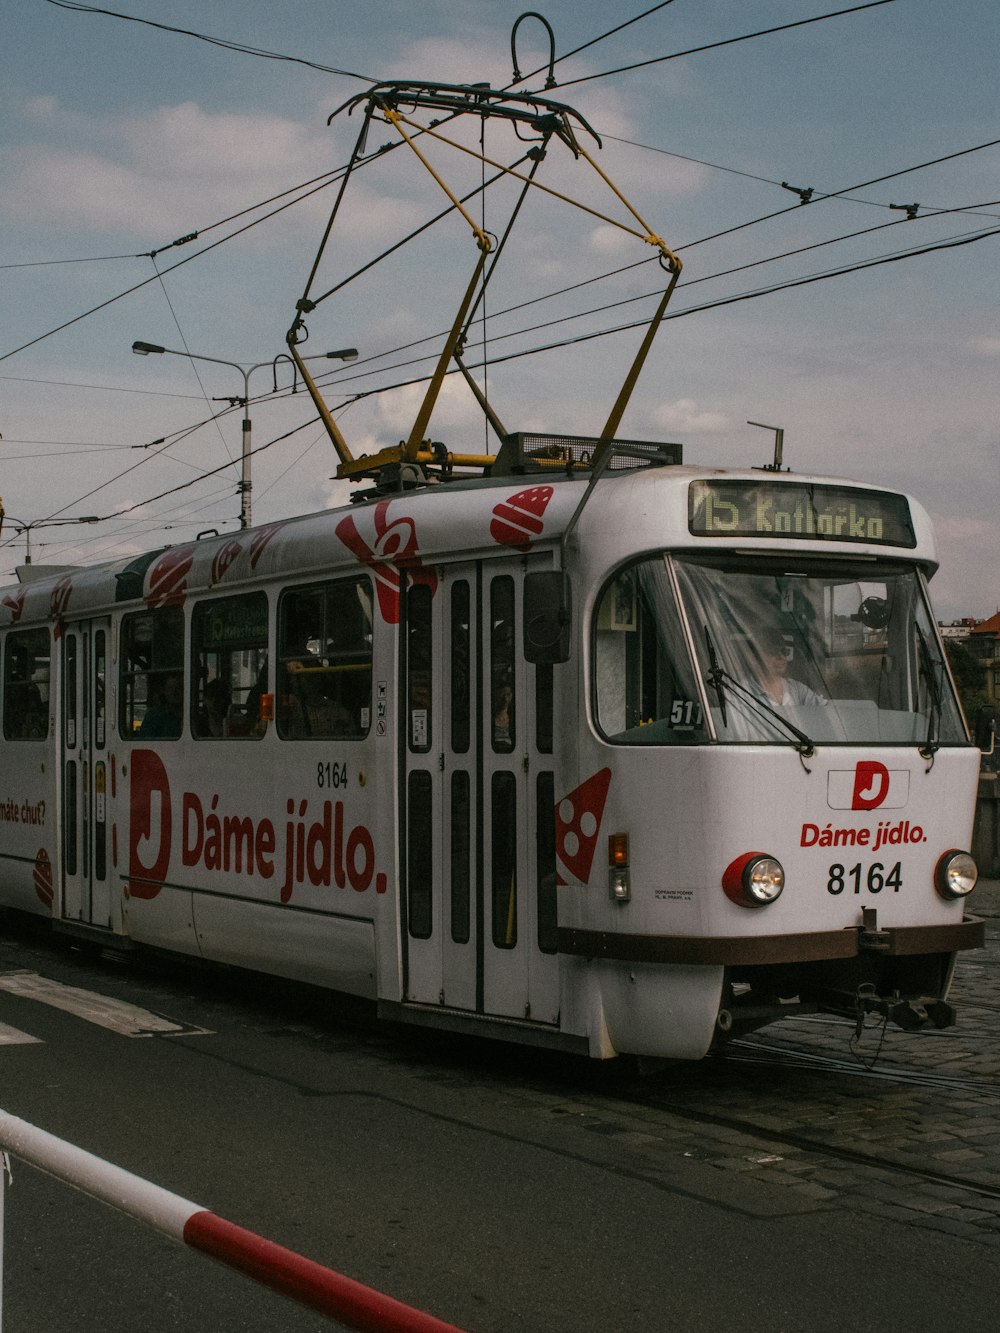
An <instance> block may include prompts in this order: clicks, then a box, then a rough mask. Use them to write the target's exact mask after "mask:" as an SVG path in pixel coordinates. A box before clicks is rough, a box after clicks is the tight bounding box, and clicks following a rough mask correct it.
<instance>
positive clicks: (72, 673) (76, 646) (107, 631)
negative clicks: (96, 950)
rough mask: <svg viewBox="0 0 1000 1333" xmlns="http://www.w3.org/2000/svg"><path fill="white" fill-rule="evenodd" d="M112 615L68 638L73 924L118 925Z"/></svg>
mask: <svg viewBox="0 0 1000 1333" xmlns="http://www.w3.org/2000/svg"><path fill="white" fill-rule="evenodd" d="M110 649H111V622H110V621H109V620H90V621H80V622H78V623H75V624H71V625H69V626H67V627H66V629H65V630H64V632H63V637H62V717H61V719H60V722H61V727H60V732H61V757H62V798H63V799H62V806H63V818H62V840H63V841H62V875H63V898H62V901H63V911H62V915H63V917H64V918H65V919H66V920H67V921H79V922H81V923H83V924H84V925H90V926H103V927H109V926H110V925H111V879H110V874H109V869H110V867H109V860H110V856H109V848H108V837H109V835H108V818H107V784H108V755H107V741H108V735H107V699H108V688H107V686H108V662H109V657H110Z"/></svg>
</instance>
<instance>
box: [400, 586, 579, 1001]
mask: <svg viewBox="0 0 1000 1333" xmlns="http://www.w3.org/2000/svg"><path fill="white" fill-rule="evenodd" d="M524 572H525V562H524V561H518V562H517V563H516V564H515V563H513V562H509V561H503V562H502V563H501V562H490V561H487V562H482V563H475V564H473V563H470V564H462V565H455V566H445V567H439V568H438V571H437V574H438V581H437V584H436V586H433V585H432V584H430V583H421V582H418V581H411V582H410V584H409V587H408V588H407V592H406V598H405V608H406V609H405V616H404V631H405V645H404V651H405V666H404V686H403V689H404V712H405V738H404V744H405V746H406V760H405V772H406V791H405V834H404V838H405V848H404V857H403V865H404V868H405V883H406V895H405V923H404V924H405V931H406V946H407V949H406V957H407V973H406V975H407V985H406V998H407V999H408V1000H410V1001H415V1002H418V1003H424V1004H436V1005H443V1006H445V1007H447V1008H452V1009H465V1010H470V1011H474V1012H479V1013H484V1014H492V1015H497V1016H500V1017H510V1018H529V1019H532V1020H534V1021H536V1022H542V1023H556V1022H558V1017H559V1014H558V1005H559V996H558V964H557V957H556V953H555V939H554V936H555V860H554V844H553V780H552V757H551V752H552V722H551V717H552V689H551V680H552V677H551V667H547V668H546V667H542V668H536V667H534V666H530V665H529V664H527V663H526V662H525V661H524V658H523V654H522V652H521V625H520V608H521V586H522V580H523V576H524ZM539 673H541V674H540V675H539Z"/></svg>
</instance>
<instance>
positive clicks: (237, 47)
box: [48, 0, 375, 83]
mask: <svg viewBox="0 0 1000 1333" xmlns="http://www.w3.org/2000/svg"><path fill="white" fill-rule="evenodd" d="M48 3H49V4H50V5H55V7H56V8H57V9H69V10H75V11H77V12H79V13H82V14H102V15H104V16H105V17H106V18H115V19H124V20H126V21H127V22H129V23H141V24H143V25H144V26H145V27H147V28H159V29H160V30H161V31H162V32H173V33H177V34H178V35H180V36H182V37H195V38H197V39H198V41H200V42H208V43H209V45H210V46H219V47H221V48H222V49H223V50H225V51H236V52H237V53H238V54H240V55H248V56H259V57H261V58H262V59H265V60H280V61H285V62H288V63H290V64H293V65H304V66H306V68H307V69H315V70H318V71H319V72H320V73H322V74H339V75H341V76H342V77H343V78H346V79H359V80H360V81H361V82H362V83H374V82H375V80H374V79H373V78H372V77H371V75H368V74H357V73H355V71H354V70H350V69H336V68H334V67H333V66H332V65H321V64H319V62H318V61H316V60H306V59H305V58H304V57H302V56H289V55H283V54H282V53H281V52H280V51H268V50H266V49H265V48H263V47H259V46H248V45H246V44H245V43H243V42H233V41H229V40H228V39H227V38H224V37H210V36H209V35H208V34H207V33H203V32H195V31H194V30H193V29H190V28H175V27H173V26H172V25H171V24H169V23H157V22H156V21H155V20H153V19H144V18H139V17H137V16H136V15H135V14H122V13H120V12H119V11H118V10H116V9H102V8H101V7H100V6H98V5H84V4H80V3H78V0H48Z"/></svg>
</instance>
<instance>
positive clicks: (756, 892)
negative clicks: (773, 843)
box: [722, 852, 785, 907]
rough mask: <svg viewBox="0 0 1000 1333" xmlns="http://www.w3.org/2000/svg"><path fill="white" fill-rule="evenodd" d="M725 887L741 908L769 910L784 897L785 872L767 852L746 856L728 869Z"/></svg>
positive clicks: (728, 894)
mask: <svg viewBox="0 0 1000 1333" xmlns="http://www.w3.org/2000/svg"><path fill="white" fill-rule="evenodd" d="M722 887H723V888H724V889H725V891H726V896H727V898H731V899H732V901H733V902H734V903H736V904H737V905H738V906H739V907H766V906H767V904H768V903H773V902H774V900H775V899H776V898H778V897H780V896H781V890H782V889H783V888H784V887H785V871H784V868H783V867H782V864H781V862H780V861H779V860H777V859H776V858H775V857H773V856H768V855H767V853H766V852H744V853H743V855H742V856H738V857H737V858H736V860H735V861H732V862H731V863H730V864H729V865H728V866H727V867H726V869H725V871H724V873H723V876H722Z"/></svg>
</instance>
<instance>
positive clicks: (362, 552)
mask: <svg viewBox="0 0 1000 1333" xmlns="http://www.w3.org/2000/svg"><path fill="white" fill-rule="evenodd" d="M390 503H391V502H390V501H389V500H381V501H379V503H378V504H377V505H376V506H375V515H374V526H375V532H374V538H373V544H369V542H368V541H366V540H365V538H364V537H362V535H361V533H360V532H359V531H358V525H357V524H356V523H355V521H354V515H353V514H349V515H348V517H347V518H344V519H341V521H340V522H339V523H338V524H337V528H336V532H337V536H338V537H339V538H340V540H341V541H342V542H343V543H344V545H345V546H346V547H347V549H348V550H349V551H351V552H352V553H353V554H354V555H356V556H357V558H358V559H359V560H361V561H363V562H364V563H365V564H366V565H369V566H370V567H371V571H372V573H373V574H374V575H375V590H376V592H377V593H378V605H379V610H380V611H381V613H382V619H383V620H384V621H385V622H386V624H388V625H398V624H399V589H400V584H401V582H402V575H401V573H400V569H406V570H408V571H409V573H410V577H411V578H412V579H413V580H414V582H416V583H426V584H427V585H428V587H429V588H430V590H431V594H432V595H433V594H434V593H435V592H436V591H437V575H436V574H435V573H434V571H433V570H432V569H425V568H424V566H423V564H422V562H421V559H420V548H419V546H418V543H417V525H416V523H414V521H413V519H412V518H410V516H409V515H408V514H403V515H401V516H400V517H399V518H396V519H393V521H392V522H391V523H390V522H388V515H389V505H390Z"/></svg>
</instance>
